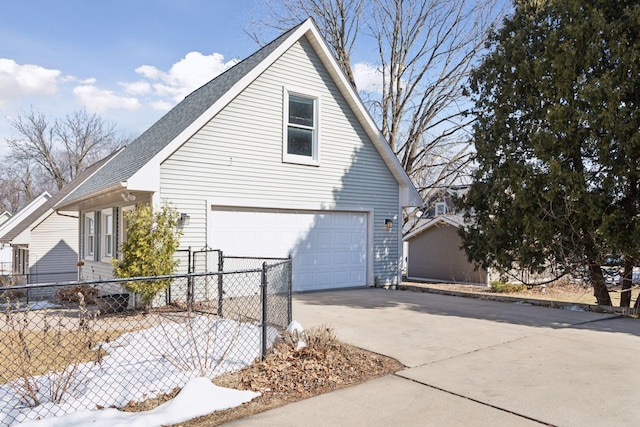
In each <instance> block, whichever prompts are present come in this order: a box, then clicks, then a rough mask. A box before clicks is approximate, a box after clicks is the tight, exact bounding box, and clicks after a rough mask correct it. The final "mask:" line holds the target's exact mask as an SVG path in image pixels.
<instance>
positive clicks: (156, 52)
mask: <svg viewBox="0 0 640 427" xmlns="http://www.w3.org/2000/svg"><path fill="white" fill-rule="evenodd" d="M263 4H264V2H263V1H262V0H236V1H224V0H208V1H207V0H55V1H52V0H0V5H1V9H0V10H1V12H0V154H3V153H5V152H6V151H5V149H4V148H3V147H2V146H3V145H4V140H5V138H7V137H10V136H11V129H10V127H9V126H8V123H9V121H10V120H12V119H14V118H15V117H16V115H18V114H24V113H25V112H29V111H30V109H31V108H33V109H34V110H35V111H40V112H43V113H45V114H46V115H47V116H49V117H52V118H56V117H59V118H63V117H64V115H65V114H68V113H71V112H73V111H76V110H79V109H82V108H86V109H87V110H89V111H90V112H97V113H98V114H100V115H101V116H102V117H103V118H104V119H105V120H107V121H110V122H113V123H115V124H116V125H117V126H118V128H119V129H121V130H123V131H124V132H126V133H127V134H129V135H131V136H137V135H138V134H139V133H140V132H142V131H143V130H145V129H146V128H147V127H149V126H150V125H151V124H152V123H153V122H154V121H155V120H157V119H158V118H159V117H161V116H162V115H163V114H164V113H165V112H166V111H167V110H168V109H169V108H170V107H171V106H173V105H175V103H177V102H178V101H179V100H180V99H182V98H183V97H184V96H185V95H187V94H188V93H190V92H191V91H192V90H194V89H195V88H197V87H199V86H200V85H202V84H204V83H205V82H207V81H208V80H210V79H211V78H213V77H215V75H217V74H218V73H220V72H221V71H223V70H224V69H225V68H226V67H228V66H230V65H232V64H233V63H235V61H237V60H238V59H243V58H245V57H247V56H248V55H250V54H251V53H253V51H255V50H256V49H257V48H258V45H257V44H256V43H255V42H254V41H253V40H251V39H250V38H249V36H247V35H246V34H245V33H244V29H246V28H248V24H249V22H250V20H251V19H252V18H255V16H256V11H258V10H260V8H261V7H263ZM274 36H275V33H274Z"/></svg>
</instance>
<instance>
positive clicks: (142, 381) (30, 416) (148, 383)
mask: <svg viewBox="0 0 640 427" xmlns="http://www.w3.org/2000/svg"><path fill="white" fill-rule="evenodd" d="M268 335H269V339H268V343H267V344H268V346H269V347H270V346H271V345H272V344H273V342H274V341H275V339H276V337H277V335H278V332H277V330H276V329H274V328H270V329H269V333H268ZM260 336H261V328H260V326H259V325H257V324H248V323H238V322H235V321H232V320H225V319H216V318H213V317H208V316H197V317H195V318H193V319H191V320H190V321H189V322H184V323H173V322H171V323H163V324H162V325H158V326H154V327H152V328H149V329H144V330H140V331H135V332H129V333H125V334H123V335H121V336H120V337H118V338H117V339H116V340H114V341H112V342H110V343H105V344H103V346H102V349H103V350H105V351H106V353H107V354H106V356H104V358H103V359H102V362H101V363H99V364H96V363H83V364H80V365H79V366H78V369H77V372H76V373H75V378H74V381H73V383H72V385H71V386H70V388H69V390H70V391H69V392H68V393H67V394H66V395H65V396H64V398H63V399H62V401H61V402H60V403H54V402H52V401H51V399H50V398H49V394H50V393H49V389H50V387H51V385H52V384H54V383H55V381H54V379H52V375H42V376H40V377H37V378H36V380H37V381H38V384H39V389H40V391H39V393H38V398H39V401H40V402H41V404H40V405H39V406H36V407H34V408H31V407H28V406H26V405H25V404H24V403H21V402H20V397H19V395H18V394H17V393H16V390H15V389H14V388H12V387H11V384H3V385H0V426H10V425H15V424H17V423H21V422H26V421H29V420H36V419H40V418H49V417H60V416H63V415H66V414H70V413H72V412H76V411H93V410H95V409H99V408H111V407H116V408H118V407H122V406H125V405H126V404H127V403H129V402H130V401H136V402H140V401H144V400H147V399H149V398H153V397H157V396H158V395H160V394H164V393H168V392H170V391H171V390H173V389H174V388H176V387H183V386H185V384H187V382H188V381H189V380H190V379H193V378H197V377H207V378H213V377H215V376H217V375H220V374H222V373H224V372H228V371H234V370H238V369H241V368H243V367H245V366H248V365H250V364H251V363H252V362H253V360H255V358H256V357H258V356H259V355H260V353H259V352H260V348H261V345H260V342H261V341H260ZM100 412H104V413H111V412H112V411H111V410H108V411H100ZM77 416H80V415H77ZM123 422H124V421H123ZM126 422H127V424H129V421H126ZM38 425H41V424H38ZM42 425H48V424H42ZM56 425H58V424H56ZM65 425H67V424H65ZM145 425H154V424H145Z"/></svg>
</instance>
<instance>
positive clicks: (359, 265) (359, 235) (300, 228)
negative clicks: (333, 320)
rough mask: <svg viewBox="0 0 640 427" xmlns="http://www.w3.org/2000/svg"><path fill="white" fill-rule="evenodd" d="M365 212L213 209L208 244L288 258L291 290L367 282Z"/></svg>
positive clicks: (244, 253) (230, 251)
mask: <svg viewBox="0 0 640 427" xmlns="http://www.w3.org/2000/svg"><path fill="white" fill-rule="evenodd" d="M368 216H369V214H368V213H367V212H343V211H299V210H270V209H243V208H228V207H217V206H213V207H212V208H211V212H210V217H209V221H208V229H209V230H208V241H209V242H208V244H209V246H211V247H213V248H216V249H222V250H223V251H224V253H225V254H228V255H238V256H256V257H287V256H289V255H291V256H292V258H293V290H294V291H310V290H321V289H335V288H348V287H358V286H366V285H367V271H368V268H369V264H368V263H369V259H370V256H369V255H368V253H369V249H368V241H369V239H368V238H367V236H368Z"/></svg>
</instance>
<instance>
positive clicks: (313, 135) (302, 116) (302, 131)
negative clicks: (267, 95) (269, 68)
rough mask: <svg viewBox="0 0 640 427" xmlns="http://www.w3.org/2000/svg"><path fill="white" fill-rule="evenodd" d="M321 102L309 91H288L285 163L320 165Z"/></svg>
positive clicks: (286, 95)
mask: <svg viewBox="0 0 640 427" xmlns="http://www.w3.org/2000/svg"><path fill="white" fill-rule="evenodd" d="M319 100H320V97H319V96H316V95H311V94H309V93H308V92H307V93H305V92H303V91H298V90H290V89H287V88H285V90H284V141H283V155H282V160H283V161H284V162H289V163H302V164H306V165H316V166H317V165H318V164H319V146H318V145H319V126H318V121H319V116H320V115H319V113H318V110H319V105H320V102H319Z"/></svg>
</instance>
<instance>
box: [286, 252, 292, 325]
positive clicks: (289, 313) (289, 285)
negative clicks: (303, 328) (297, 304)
mask: <svg viewBox="0 0 640 427" xmlns="http://www.w3.org/2000/svg"><path fill="white" fill-rule="evenodd" d="M288 258H289V264H288V265H287V280H288V281H289V283H287V325H290V324H291V322H292V321H293V306H292V303H291V298H292V290H293V259H292V258H291V254H289V257H288Z"/></svg>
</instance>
